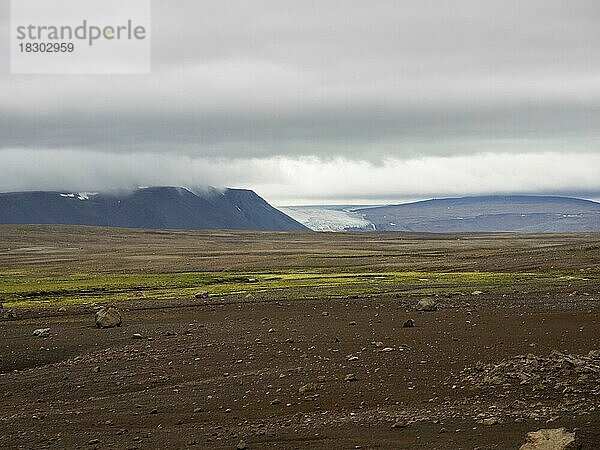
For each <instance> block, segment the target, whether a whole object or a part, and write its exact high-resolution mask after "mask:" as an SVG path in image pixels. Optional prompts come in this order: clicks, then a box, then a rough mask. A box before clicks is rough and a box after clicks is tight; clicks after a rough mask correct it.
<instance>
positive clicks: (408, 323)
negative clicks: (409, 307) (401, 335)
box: [402, 319, 417, 328]
mask: <svg viewBox="0 0 600 450" xmlns="http://www.w3.org/2000/svg"><path fill="white" fill-rule="evenodd" d="M416 325H417V324H416V323H415V321H414V320H412V319H408V320H407V321H406V322H404V323H403V324H402V328H414V327H415V326H416Z"/></svg>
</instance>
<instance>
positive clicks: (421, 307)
mask: <svg viewBox="0 0 600 450" xmlns="http://www.w3.org/2000/svg"><path fill="white" fill-rule="evenodd" d="M417 311H437V304H436V303H435V300H434V299H432V298H422V299H421V300H419V303H417Z"/></svg>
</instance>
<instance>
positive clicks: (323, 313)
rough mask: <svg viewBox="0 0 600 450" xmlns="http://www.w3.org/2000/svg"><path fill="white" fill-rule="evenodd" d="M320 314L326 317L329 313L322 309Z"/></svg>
mask: <svg viewBox="0 0 600 450" xmlns="http://www.w3.org/2000/svg"><path fill="white" fill-rule="evenodd" d="M321 315H322V316H323V317H327V316H328V315H329V313H328V312H327V311H323V312H322V313H321Z"/></svg>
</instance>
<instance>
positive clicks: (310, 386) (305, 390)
mask: <svg viewBox="0 0 600 450" xmlns="http://www.w3.org/2000/svg"><path fill="white" fill-rule="evenodd" d="M317 389H319V386H318V385H317V384H315V383H307V384H305V385H303V386H300V388H299V389H298V392H300V393H301V394H306V393H308V392H314V391H316V390H317Z"/></svg>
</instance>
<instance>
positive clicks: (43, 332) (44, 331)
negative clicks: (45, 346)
mask: <svg viewBox="0 0 600 450" xmlns="http://www.w3.org/2000/svg"><path fill="white" fill-rule="evenodd" d="M33 335H34V336H37V337H48V336H50V328H38V329H37V330H35V331H34V332H33Z"/></svg>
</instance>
